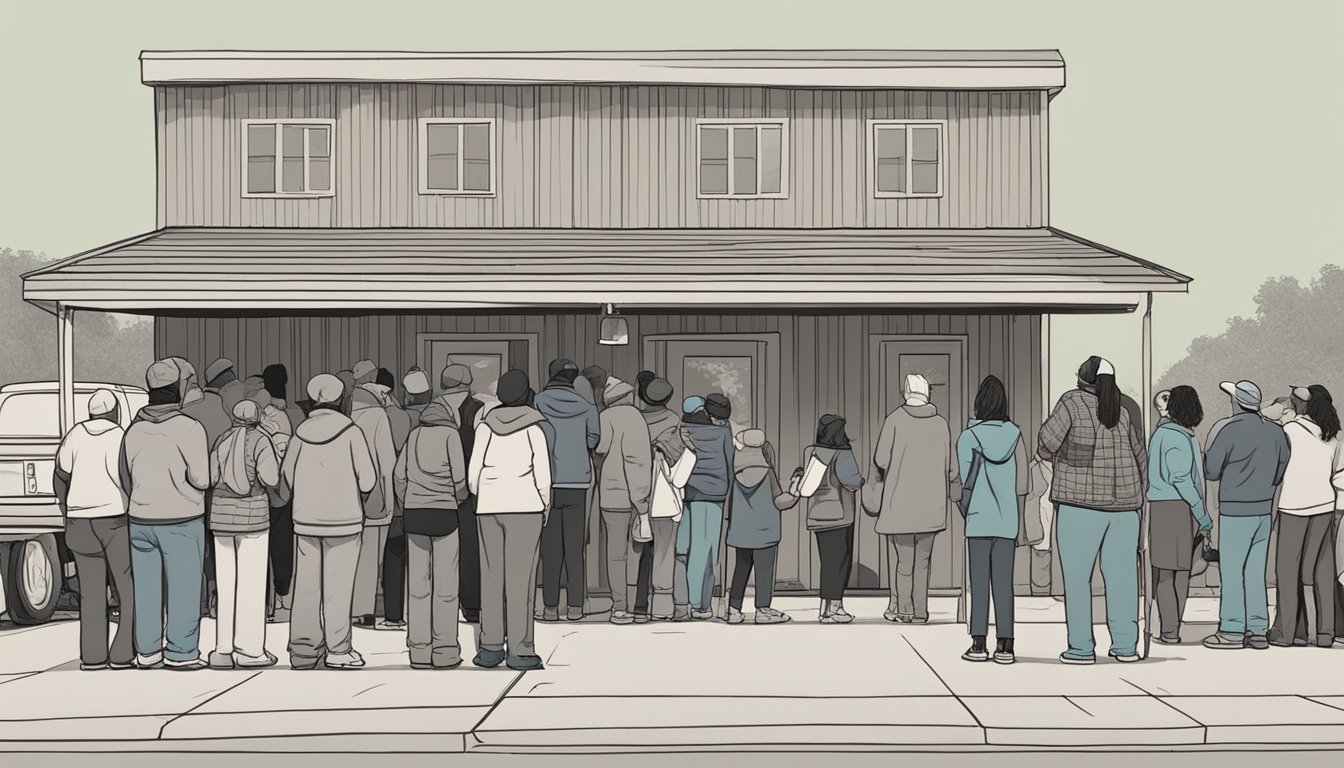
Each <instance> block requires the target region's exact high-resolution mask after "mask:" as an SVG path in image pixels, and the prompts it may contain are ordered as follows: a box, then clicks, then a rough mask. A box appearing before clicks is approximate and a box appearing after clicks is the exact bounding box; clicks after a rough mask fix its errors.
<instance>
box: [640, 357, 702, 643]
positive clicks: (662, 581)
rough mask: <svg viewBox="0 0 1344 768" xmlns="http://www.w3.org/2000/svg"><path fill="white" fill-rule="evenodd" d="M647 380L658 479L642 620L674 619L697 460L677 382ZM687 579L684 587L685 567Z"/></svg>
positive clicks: (644, 403) (643, 397) (644, 561)
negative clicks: (672, 405)
mask: <svg viewBox="0 0 1344 768" xmlns="http://www.w3.org/2000/svg"><path fill="white" fill-rule="evenodd" d="M641 384H642V386H641V387H640V389H639V408H640V415H641V416H643V417H644V425H645V427H646V428H647V429H648V431H649V441H650V445H651V447H652V453H653V463H654V471H653V485H652V487H651V489H650V492H649V516H650V518H651V521H652V525H653V541H652V542H650V543H648V544H645V545H644V546H643V547H642V548H641V552H640V558H639V560H640V563H639V576H638V582H639V583H638V585H637V587H636V597H635V621H636V622H637V623H638V622H640V621H641V617H648V618H650V619H656V620H659V621H670V620H671V619H672V617H673V615H674V614H675V612H676V596H675V592H676V587H675V586H674V583H675V582H674V579H675V577H676V573H677V523H678V522H679V521H680V520H681V519H682V512H683V502H682V488H684V487H685V485H686V480H687V479H689V477H690V472H689V469H690V466H691V462H689V461H687V462H682V461H681V459H682V456H683V455H684V454H686V453H687V451H686V445H685V443H684V442H683V441H682V439H681V420H680V419H678V418H677V414H675V413H673V412H672V410H671V409H669V408H668V407H667V404H668V403H669V402H670V401H671V400H672V395H673V391H672V385H671V384H670V383H668V381H667V380H666V379H661V378H658V377H657V376H653V375H652V374H650V377H649V378H647V380H645V379H644V377H641ZM678 470H681V474H678ZM682 581H683V586H682V589H683V590H684V589H685V585H684V581H685V573H684V572H683V573H682ZM687 615H688V616H689V610H688V612H687Z"/></svg>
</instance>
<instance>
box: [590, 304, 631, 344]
mask: <svg viewBox="0 0 1344 768" xmlns="http://www.w3.org/2000/svg"><path fill="white" fill-rule="evenodd" d="M597 343H598V344H605V345H608V346H613V347H623V346H625V345H626V344H629V343H630V326H629V324H628V323H626V321H625V318H624V317H621V316H620V315H618V314H616V308H615V307H613V306H612V305H610V304H608V305H607V311H606V312H605V313H604V314H603V315H602V325H601V327H600V329H599V333H598V339H597Z"/></svg>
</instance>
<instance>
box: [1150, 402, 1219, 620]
mask: <svg viewBox="0 0 1344 768" xmlns="http://www.w3.org/2000/svg"><path fill="white" fill-rule="evenodd" d="M1169 394H1170V396H1171V397H1170V399H1169V400H1168V401H1167V406H1166V413H1165V414H1164V416H1163V420H1162V422H1161V423H1160V426H1159V427H1158V428H1157V431H1156V432H1154V433H1153V439H1152V442H1151V444H1150V445H1149V447H1148V494H1147V496H1148V514H1149V515H1150V516H1151V517H1150V518H1149V523H1148V530H1149V532H1148V539H1149V543H1148V546H1149V550H1150V558H1151V560H1152V566H1153V584H1154V585H1155V591H1156V593H1157V610H1158V614H1159V616H1160V617H1161V631H1160V633H1159V634H1158V636H1157V637H1156V638H1155V639H1156V640H1157V641H1158V642H1159V643H1163V644H1164V645H1178V644H1180V642H1181V623H1182V620H1183V617H1184V616H1185V601H1186V598H1187V597H1189V595H1190V571H1191V569H1192V568H1193V567H1194V556H1195V548H1196V547H1198V546H1200V544H1201V542H1202V541H1208V539H1209V535H1210V534H1211V533H1212V531H1213V518H1211V517H1209V513H1208V512H1207V511H1206V509H1205V504H1204V496H1205V494H1204V470H1203V467H1204V455H1203V451H1202V450H1200V447H1199V438H1198V437H1195V428H1197V427H1198V426H1199V425H1200V423H1201V422H1203V420H1204V407H1203V406H1202V405H1201V404H1200V402H1199V394H1198V393H1197V392H1195V389H1194V388H1193V387H1187V386H1179V387H1176V388H1174V389H1172V390H1171V392H1170V393H1169Z"/></svg>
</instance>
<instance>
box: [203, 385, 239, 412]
mask: <svg viewBox="0 0 1344 768" xmlns="http://www.w3.org/2000/svg"><path fill="white" fill-rule="evenodd" d="M246 389H247V387H246V385H244V384H243V382H242V381H239V380H238V379H233V380H232V381H230V382H229V383H228V384H225V385H224V386H222V387H206V388H205V393H206V394H207V395H210V394H214V395H218V396H219V401H220V405H222V406H223V407H224V413H226V414H231V413H233V406H235V405H237V404H238V403H239V402H241V401H242V400H243V399H245V390H246Z"/></svg>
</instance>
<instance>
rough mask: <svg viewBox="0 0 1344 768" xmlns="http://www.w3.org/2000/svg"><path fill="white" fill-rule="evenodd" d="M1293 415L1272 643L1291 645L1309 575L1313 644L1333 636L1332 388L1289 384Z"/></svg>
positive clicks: (1335, 460)
mask: <svg viewBox="0 0 1344 768" xmlns="http://www.w3.org/2000/svg"><path fill="white" fill-rule="evenodd" d="M1292 404H1293V412H1294V413H1296V414H1298V415H1297V417H1296V418H1294V419H1293V420H1292V421H1290V422H1288V424H1286V425H1285V426H1284V428H1283V433H1284V436H1285V437H1287V438H1288V446H1289V453H1288V468H1287V469H1286V470H1285V471H1284V474H1283V484H1282V485H1281V486H1280V489H1279V516H1278V517H1279V521H1278V525H1279V531H1278V534H1279V535H1278V541H1277V544H1276V547H1275V552H1274V554H1275V558H1276V562H1275V565H1274V571H1275V575H1276V576H1277V581H1278V583H1277V585H1276V586H1275V590H1276V592H1277V594H1278V600H1277V603H1276V606H1275V612H1274V613H1275V615H1274V625H1273V626H1272V627H1270V630H1269V643H1270V645H1277V646H1281V647H1286V646H1290V645H1292V644H1293V635H1294V630H1295V629H1296V625H1297V623H1298V619H1299V613H1300V611H1299V608H1300V607H1301V606H1300V603H1299V600H1300V596H1301V595H1303V594H1304V587H1303V585H1304V584H1306V583H1307V581H1308V577H1309V576H1310V577H1312V579H1313V580H1312V583H1313V584H1315V585H1316V588H1315V589H1314V590H1313V591H1314V592H1315V597H1316V627H1315V630H1316V645H1317V646H1318V647H1321V648H1329V647H1330V646H1331V645H1333V644H1334V641H1335V594H1334V590H1333V589H1327V588H1326V587H1325V586H1324V585H1326V584H1331V585H1333V584H1334V583H1335V578H1336V573H1335V550H1334V546H1333V541H1332V540H1331V538H1330V534H1331V533H1332V529H1333V523H1334V515H1333V513H1334V511H1335V485H1334V483H1333V481H1334V480H1335V479H1336V478H1335V475H1336V474H1337V473H1338V472H1339V471H1340V468H1341V463H1344V462H1341V456H1340V450H1341V447H1340V441H1339V413H1338V412H1337V411H1336V410H1335V403H1334V398H1332V397H1331V395H1330V390H1328V389H1326V388H1325V387H1323V386H1321V385H1320V384H1313V385H1311V386H1310V387H1293V390H1292Z"/></svg>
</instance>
